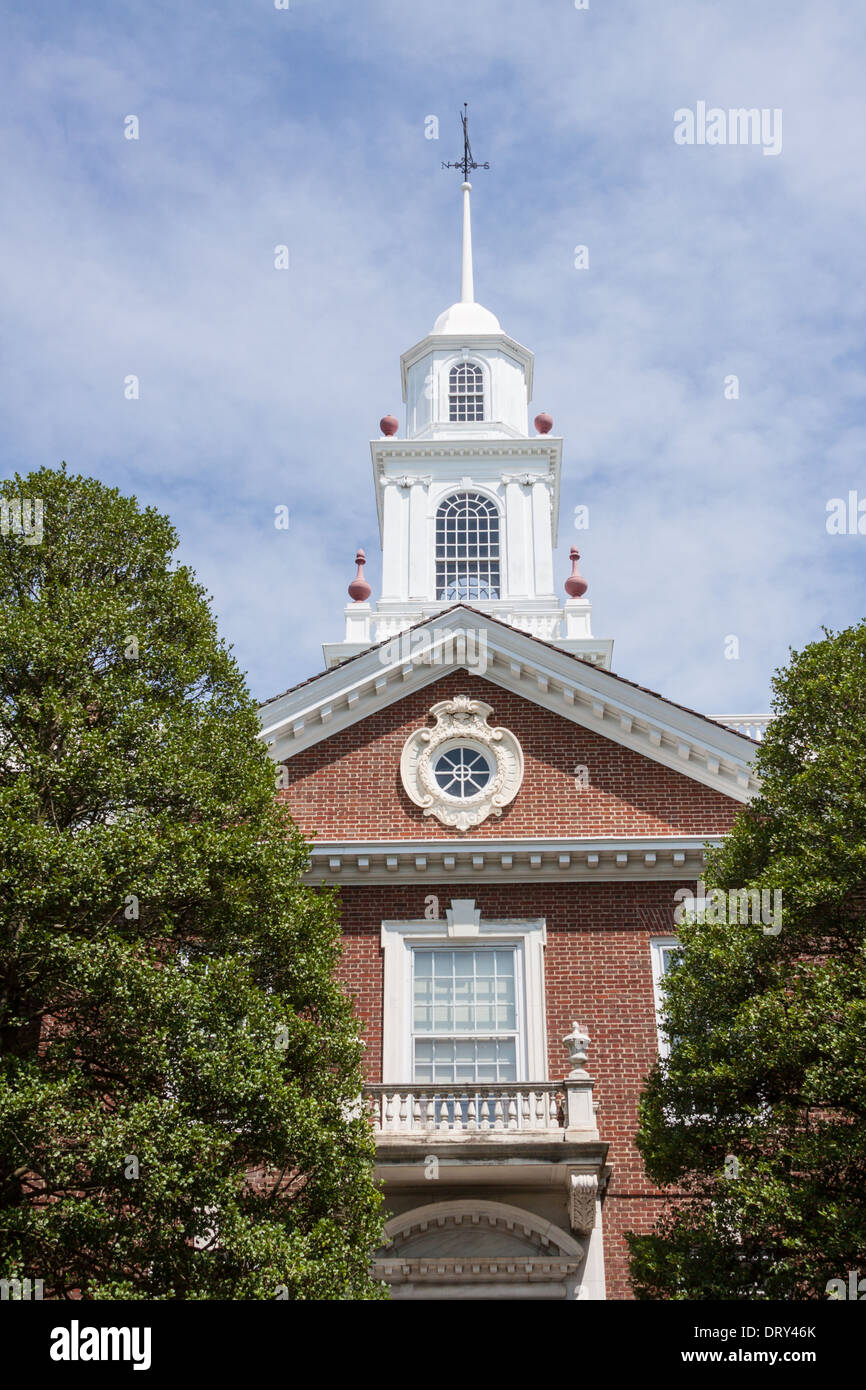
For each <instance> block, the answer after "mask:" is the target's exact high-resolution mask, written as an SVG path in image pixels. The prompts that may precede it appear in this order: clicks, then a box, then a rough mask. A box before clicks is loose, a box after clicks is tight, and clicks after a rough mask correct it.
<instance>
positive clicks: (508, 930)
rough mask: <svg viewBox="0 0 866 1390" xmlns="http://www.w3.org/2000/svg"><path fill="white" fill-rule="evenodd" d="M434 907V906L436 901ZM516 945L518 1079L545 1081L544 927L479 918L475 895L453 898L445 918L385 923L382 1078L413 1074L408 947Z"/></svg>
mask: <svg viewBox="0 0 866 1390" xmlns="http://www.w3.org/2000/svg"><path fill="white" fill-rule="evenodd" d="M434 905H435V904H434ZM455 941H456V942H465V943H466V944H470V945H475V946H516V947H517V958H518V960H520V961H521V962H522V968H521V971H520V973H521V975H522V990H523V1007H522V1010H521V1013H522V1015H523V1019H524V1036H523V1057H524V1060H523V1063H522V1067H521V1069H522V1070H525V1073H526V1075H525V1076H522V1077H520V1080H526V1081H547V1080H548V1075H547V1017H546V1012H545V1000H544V948H545V945H546V942H547V925H546V922H545V919H544V918H543V917H538V918H535V919H517V918H491V919H489V920H488V919H485V920H484V921H482V920H481V909H480V908H477V907H476V906H475V899H474V898H453V899H452V900H451V906H450V907H449V908H446V911H445V917H444V919H440V920H435V919H429V918H426V917H422V918H420V919H417V920H415V921H405V922H397V921H383V923H382V933H381V942H382V950H383V952H384V1001H383V1018H382V1081H383V1082H385V1083H388V1082H399V1083H406V1082H407V1081H410V1080H411V1077H412V1047H411V1038H412V1027H411V1024H412V1019H411V1008H412V949H413V947H414V946H419V945H423V946H436V945H442V946H446V945H451V944H452V943H454V942H455Z"/></svg>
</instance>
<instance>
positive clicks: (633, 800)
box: [281, 672, 736, 840]
mask: <svg viewBox="0 0 866 1390" xmlns="http://www.w3.org/2000/svg"><path fill="white" fill-rule="evenodd" d="M455 695H470V696H472V697H473V698H474V699H479V700H485V701H486V702H487V704H489V705H492V706H493V713H492V715H491V716H490V723H491V725H494V726H495V725H497V724H502V725H504V726H505V727H506V728H507V729H510V730H511V731H512V733H514V734H516V736H517V738H518V739H519V740H520V743H521V745H522V747H523V755H524V759H525V772H524V779H523V786H522V788H521V790H520V792H519V794H518V796H517V797H516V799H515V800H514V801H513V802H512V803H511V805H510V806H507V807H506V808H505V810H504V811H503V813H502V815H501V816H490V817H489V818H488V819H487V820H486V821H485V822H484V824H483V825H481V826H479V827H478V829H476V830H473V831H472V832H471V836H472V839H479V840H484V839H498V838H500V837H512V836H523V835H534V836H539V837H543V836H547V835H619V834H622V835H676V834H682V835H707V836H711V835H716V834H720V833H723V832H724V831H725V830H727V829H728V828H729V827H730V823H731V819H732V815H733V813H734V811H735V810H736V803H735V802H733V801H731V800H730V798H728V797H726V796H724V795H722V793H720V792H716V791H713V790H712V789H711V788H709V787H704V786H701V785H700V783H698V782H695V781H693V780H692V779H691V778H689V777H686V776H684V775H683V774H682V773H680V772H674V771H672V770H671V769H669V768H666V767H662V766H661V765H660V764H659V763H654V762H652V760H651V759H649V758H645V757H643V756H642V755H641V754H640V753H633V752H631V750H630V749H627V748H623V747H622V746H621V745H620V744H618V743H613V742H611V740H610V739H607V738H604V737H603V736H602V735H601V734H597V733H595V732H593V731H592V730H589V729H584V728H582V727H581V726H580V725H579V724H572V723H571V722H570V721H569V720H567V719H564V718H563V717H562V716H561V715H557V714H553V713H551V712H550V711H549V710H544V709H541V708H539V706H538V705H534V704H532V703H531V702H530V701H529V700H526V699H524V698H523V697H522V696H520V695H513V694H511V693H510V692H509V691H506V690H503V689H501V687H499V686H497V685H494V684H492V683H491V682H490V681H486V680H483V679H482V678H481V677H479V676H472V675H467V674H466V673H465V672H453V673H451V674H449V675H447V676H444V677H443V678H442V679H441V680H439V681H435V682H434V683H433V684H432V685H429V686H427V687H426V689H424V690H421V691H417V692H416V693H414V694H412V695H409V696H407V697H406V699H405V700H398V701H396V702H395V703H394V704H393V705H389V706H388V708H387V709H383V710H382V711H380V712H379V713H378V714H371V715H370V716H368V717H367V718H366V719H364V720H363V721H361V722H359V723H358V724H354V725H352V726H351V728H349V729H346V730H345V731H344V732H342V733H336V734H334V735H333V736H332V737H331V738H327V739H323V740H322V741H321V743H318V744H316V745H315V747H313V748H310V749H308V750H307V751H306V752H300V753H297V754H295V756H294V757H293V758H292V759H291V760H290V761H289V763H288V764H287V767H288V778H289V786H288V787H287V789H286V790H285V791H284V792H282V793H281V795H282V796H283V798H284V799H285V800H286V801H287V802H288V805H289V807H290V809H291V811H292V814H293V815H294V817H295V819H296V820H297V822H298V824H299V825H300V826H301V827H302V829H304V830H305V831H311V830H315V831H316V832H317V833H318V834H319V835H320V836H322V837H324V838H326V839H327V838H334V839H349V840H372V839H419V838H423V837H429V838H430V839H433V840H436V839H453V838H454V836H455V831H454V830H452V829H449V828H448V827H447V826H444V825H442V824H441V823H440V822H439V821H438V820H436V819H435V818H434V817H433V816H425V815H424V814H423V812H422V811H421V809H420V807H418V806H414V805H413V804H412V802H411V801H410V800H409V798H408V797H407V796H406V793H405V792H404V790H403V785H402V783H401V781H400V755H401V753H402V751H403V745H404V743H405V742H406V739H407V738H408V737H409V735H410V734H411V733H412V732H413V731H414V730H415V729H417V728H419V727H423V726H427V725H429V726H431V727H432V725H433V723H434V722H435V721H434V720H432V719H430V718H429V710H430V706H431V705H433V704H435V702H436V701H437V700H445V699H449V698H451V697H453V696H455ZM579 764H583V765H584V766H586V767H587V768H588V769H589V782H590V785H589V787H587V788H586V789H584V790H582V791H577V790H576V788H575V785H574V769H575V767H576V766H577V765H579Z"/></svg>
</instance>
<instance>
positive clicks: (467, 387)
mask: <svg viewBox="0 0 866 1390" xmlns="http://www.w3.org/2000/svg"><path fill="white" fill-rule="evenodd" d="M448 419H449V420H483V419H484V375H483V373H482V371H481V368H480V367H479V366H478V364H477V363H476V362H458V363H457V365H456V366H455V367H452V368H451V371H450V372H449V373H448Z"/></svg>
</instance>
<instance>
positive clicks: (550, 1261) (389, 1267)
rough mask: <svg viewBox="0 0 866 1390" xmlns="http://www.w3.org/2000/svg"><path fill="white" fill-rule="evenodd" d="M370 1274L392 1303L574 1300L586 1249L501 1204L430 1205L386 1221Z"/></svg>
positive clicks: (566, 1235)
mask: <svg viewBox="0 0 866 1390" xmlns="http://www.w3.org/2000/svg"><path fill="white" fill-rule="evenodd" d="M385 1235H386V1245H385V1246H384V1247H383V1249H382V1250H381V1251H380V1252H379V1253H378V1255H377V1257H376V1259H375V1261H374V1266H373V1268H374V1273H375V1274H376V1275H377V1277H378V1278H380V1279H384V1280H386V1281H387V1282H388V1283H389V1284H390V1285H391V1296H392V1298H395V1299H408V1298H435V1299H458V1298H460V1299H476V1298H477V1299H484V1298H497V1299H502V1298H519V1299H573V1298H577V1297H580V1296H581V1292H580V1291H581V1288H582V1285H581V1282H580V1277H581V1271H582V1269H583V1266H584V1260H585V1255H586V1246H585V1245H584V1244H582V1243H580V1242H579V1241H577V1240H575V1238H574V1237H573V1236H572V1235H570V1234H569V1233H568V1232H567V1231H564V1230H562V1229H561V1228H560V1227H558V1226H554V1225H553V1224H552V1223H551V1222H549V1221H547V1220H545V1219H544V1217H541V1216H538V1215H537V1214H536V1213H534V1212H530V1211H526V1210H524V1209H523V1208H521V1207H515V1206H511V1205H509V1204H507V1203H505V1202H491V1201H486V1200H485V1201H482V1200H476V1199H472V1198H469V1199H461V1200H455V1201H447V1202H433V1203H430V1204H428V1205H425V1206H423V1207H415V1208H413V1209H412V1210H411V1211H408V1212H403V1213H401V1214H400V1215H399V1216H395V1217H392V1218H391V1220H390V1221H389V1222H388V1223H387V1225H386V1227H385Z"/></svg>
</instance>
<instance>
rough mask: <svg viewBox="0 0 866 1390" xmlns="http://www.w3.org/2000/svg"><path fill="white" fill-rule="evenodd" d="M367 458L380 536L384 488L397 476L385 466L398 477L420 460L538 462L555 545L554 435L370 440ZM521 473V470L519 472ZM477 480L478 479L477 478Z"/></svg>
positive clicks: (558, 457) (558, 442)
mask: <svg viewBox="0 0 866 1390" xmlns="http://www.w3.org/2000/svg"><path fill="white" fill-rule="evenodd" d="M370 456H371V459H372V463H373V478H374V480H375V485H376V510H377V512H378V516H379V534H380V536H381V534H382V525H383V515H382V497H383V494H384V491H385V488H386V487H387V486H389V485H390V484H391V483H392V482H397V481H398V477H399V475H394V476H393V477H392V476H391V475H390V474H388V473H386V471H385V469H386V466H388V465H393V464H397V465H398V466H399V467H400V470H401V474H403V473H405V472H407V467H408V466H409V465H411V466H413V467H417V466H418V464H419V463H420V462H421V460H431V461H433V460H437V461H445V460H448V459H459V460H466V462H467V463H479V462H480V463H488V464H491V463H492V464H495V463H496V462H497V460H501V459H511V460H517V459H519V460H520V461H521V462H528V461H532V460H538V462H539V463H540V464H542V465H543V466H544V467H545V468H546V475H542V476H541V477H539V479H538V481H539V482H547V483H548V485H549V486H550V487H551V490H552V496H551V533H552V536H553V544H554V546H555V545H556V544H557V522H558V516H559V478H560V473H561V470H562V438H561V437H560V436H558V435H549V434H546V435H533V436H532V437H531V438H530V437H527V438H525V439H487V440H484V439H474V438H470V439H459V440H452V439H399V438H396V437H391V438H388V439H385V438H383V439H372V440H371V441H370ZM467 471H469V470H467ZM522 471H523V470H521V472H522ZM479 481H480V479H479Z"/></svg>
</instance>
